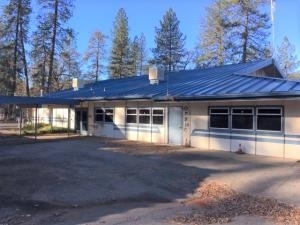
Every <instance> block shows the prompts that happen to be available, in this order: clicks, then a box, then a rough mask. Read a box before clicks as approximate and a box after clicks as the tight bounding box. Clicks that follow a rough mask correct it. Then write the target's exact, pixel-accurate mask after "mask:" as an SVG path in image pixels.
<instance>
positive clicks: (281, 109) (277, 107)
mask: <svg viewBox="0 0 300 225" xmlns="http://www.w3.org/2000/svg"><path fill="white" fill-rule="evenodd" d="M259 109H279V110H280V114H274V113H259V112H258V111H259ZM283 111H284V110H283V106H257V107H256V110H255V113H256V121H255V124H256V131H258V132H276V133H282V132H283V125H284V124H283V120H284V113H283ZM260 115H264V116H266V115H268V116H280V130H262V129H258V117H259V116H260Z"/></svg>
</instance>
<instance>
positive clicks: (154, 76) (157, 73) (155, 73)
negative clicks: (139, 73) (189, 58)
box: [149, 66, 165, 84]
mask: <svg viewBox="0 0 300 225" xmlns="http://www.w3.org/2000/svg"><path fill="white" fill-rule="evenodd" d="M164 79H165V73H164V70H163V68H161V67H157V66H151V67H149V81H150V84H158V83H159V81H163V80H164Z"/></svg>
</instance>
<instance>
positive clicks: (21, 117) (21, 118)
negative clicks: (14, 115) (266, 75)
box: [19, 107, 23, 136]
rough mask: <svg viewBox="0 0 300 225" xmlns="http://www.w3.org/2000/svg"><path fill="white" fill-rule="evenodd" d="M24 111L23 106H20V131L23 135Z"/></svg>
mask: <svg viewBox="0 0 300 225" xmlns="http://www.w3.org/2000/svg"><path fill="white" fill-rule="evenodd" d="M22 114H23V112H22V108H21V107H20V119H19V129H20V130H19V131H20V136H21V135H22V120H23V116H22Z"/></svg>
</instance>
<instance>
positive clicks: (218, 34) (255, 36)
mask: <svg viewBox="0 0 300 225" xmlns="http://www.w3.org/2000/svg"><path fill="white" fill-rule="evenodd" d="M264 4H265V1H264V0H215V1H214V2H213V3H212V5H211V6H210V7H209V8H208V10H207V15H206V19H205V21H204V24H203V26H202V28H201V32H200V44H199V46H198V52H199V53H198V57H197V62H196V63H197V64H198V66H202V67H207V66H217V65H223V64H227V63H236V62H248V61H253V60H257V59H261V58H267V57H270V44H269V41H268V37H269V29H270V21H269V20H270V18H269V16H268V15H267V14H266V13H264V12H262V11H261V8H262V6H263V5H264Z"/></svg>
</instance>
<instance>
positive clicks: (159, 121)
mask: <svg viewBox="0 0 300 225" xmlns="http://www.w3.org/2000/svg"><path fill="white" fill-rule="evenodd" d="M152 120H153V124H157V125H162V124H164V117H163V116H153V118H152Z"/></svg>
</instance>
